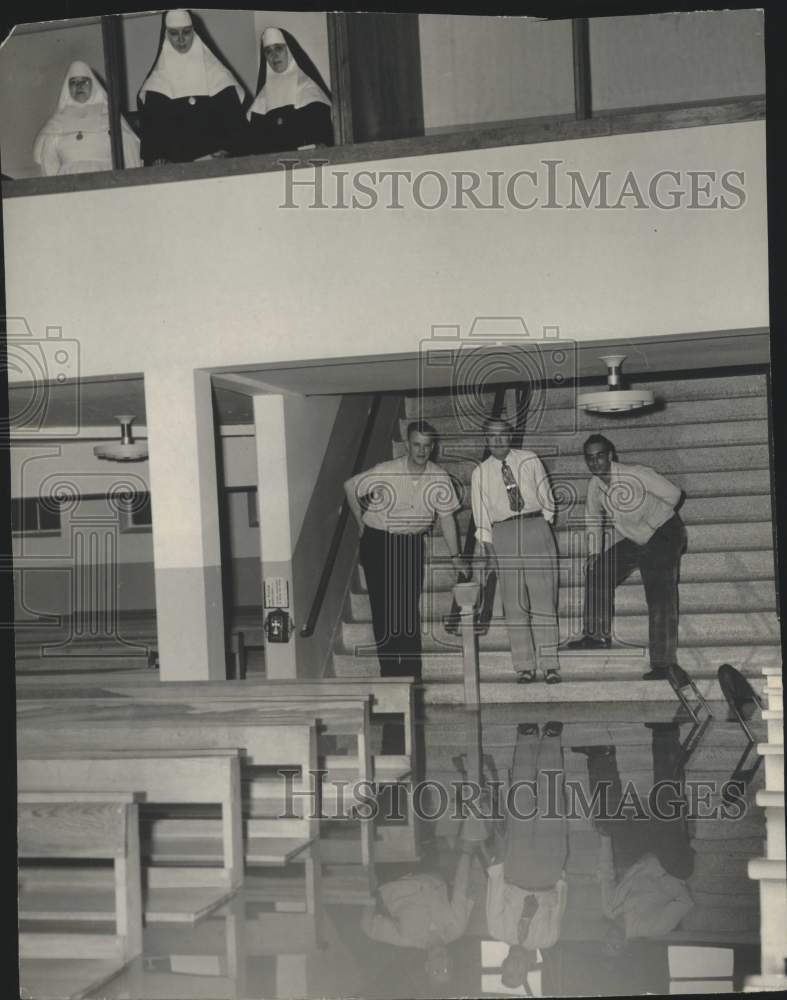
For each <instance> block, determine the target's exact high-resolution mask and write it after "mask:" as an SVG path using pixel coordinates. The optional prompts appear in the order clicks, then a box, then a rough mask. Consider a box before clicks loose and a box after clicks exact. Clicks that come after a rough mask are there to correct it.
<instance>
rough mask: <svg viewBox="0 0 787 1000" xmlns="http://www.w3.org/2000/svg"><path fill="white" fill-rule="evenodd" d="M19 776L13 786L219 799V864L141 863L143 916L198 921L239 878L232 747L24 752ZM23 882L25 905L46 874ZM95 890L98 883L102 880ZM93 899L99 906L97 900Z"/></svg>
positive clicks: (236, 771) (163, 799)
mask: <svg viewBox="0 0 787 1000" xmlns="http://www.w3.org/2000/svg"><path fill="white" fill-rule="evenodd" d="M17 775H18V782H19V787H20V788H22V789H24V790H26V791H38V790H43V789H47V788H59V789H63V790H68V791H72V790H73V791H76V790H78V789H80V788H96V789H101V790H102V791H122V790H127V789H129V788H130V787H132V786H133V788H134V790H135V791H136V792H138V793H141V796H142V799H141V800H142V801H144V802H145V803H156V802H158V803H188V804H198V803H218V804H219V806H220V808H221V811H222V812H221V820H220V823H221V830H222V849H223V856H222V859H221V861H222V865H223V866H222V867H221V868H199V867H188V868H176V867H164V868H155V867H149V868H146V870H145V883H146V887H147V891H146V893H145V901H144V902H145V918H146V919H147V920H149V921H155V920H178V919H181V920H187V921H193V920H196V919H198V918H199V917H201V916H203V915H204V914H205V913H206V912H207V911H208V910H209V909H211V908H212V907H214V906H216V905H217V904H218V903H219V902H221V900H223V899H225V898H226V897H227V895H228V894H229V893H231V892H233V891H234V890H235V889H237V887H238V886H239V885H240V884H241V882H242V880H243V831H242V827H241V809H240V807H241V799H240V751H238V750H234V749H233V750H206V751H198V750H193V751H177V750H159V751H156V750H145V752H144V753H141V752H137V751H132V752H130V753H128V752H127V753H124V752H122V751H116V752H114V753H113V754H112V755H111V756H107V754H106V752H105V751H82V752H80V753H79V754H78V755H74V754H72V755H68V756H57V757H28V758H20V759H19V761H18V764H17ZM84 874H85V873H82V875H83V877H84ZM77 877H78V876H77ZM25 888H26V892H25V893H23V899H22V905H23V907H24V906H26V905H27V902H26V900H27V899H29V900H30V903H31V904H34V900H35V898H37V899H38V900H39V901H40V900H41V898H42V892H43V893H44V894H46V892H47V891H48V887H47V883H46V873H45V872H41V871H37V872H35V873H34V874H33V875H31V877H30V878H29V879H28V880H26V881H25ZM96 889H97V890H99V889H100V883H99V884H98V885H97V886H96ZM94 902H95V904H96V906H98V904H99V899H98V898H95V900H94ZM109 902H110V903H111V900H109Z"/></svg>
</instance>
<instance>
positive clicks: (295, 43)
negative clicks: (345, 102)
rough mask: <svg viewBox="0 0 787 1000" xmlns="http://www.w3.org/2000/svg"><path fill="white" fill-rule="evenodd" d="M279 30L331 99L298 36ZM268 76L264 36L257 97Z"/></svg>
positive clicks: (302, 68)
mask: <svg viewBox="0 0 787 1000" xmlns="http://www.w3.org/2000/svg"><path fill="white" fill-rule="evenodd" d="M278 30H279V31H280V32H281V33H282V35H284V40H285V42H286V43H287V48H288V49H289V50H290V53H291V54H292V58H293V59H294V60H295V63H296V65H297V66H298V68H299V69H301V70H302V71H303V72H304V73H305V74H306V75H307V76H308V77H309V78H310V79H312V80H313V81H314V82H315V83H316V84H317V86H318V87H319V88H320V90H322V92H323V93H324V94H325V96H326V97H327V98H328V100H329V101H330V100H331V92H330V90H328V87H327V86H326V83H325V80H323V78H322V74H321V73H320V71H319V70H318V69H317V67H316V66H315V65H314V63H313V62H312V61H311V58H310V57H309V56H308V54H307V53H306V52H305V51H304V49H303V48H301V46H300V44H299V43H298V41H297V40H296V38H295V37H294V36H293V35H291V34H290V33H289V31H285V30H284V28H279V29H278ZM157 58H158V57H157ZM267 76H268V60H267V59H266V58H265V53H264V52H263V50H262V38H260V71H259V74H258V76H257V94H256V96H257V97H259V94H260V91H261V90H262V88H263V87H264V86H265V80H266V79H267Z"/></svg>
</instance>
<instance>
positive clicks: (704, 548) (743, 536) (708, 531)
mask: <svg viewBox="0 0 787 1000" xmlns="http://www.w3.org/2000/svg"><path fill="white" fill-rule="evenodd" d="M469 517H470V515H469V513H468V514H467V515H466V517H465V518H464V520H465V523H466V522H467V521H468V520H469ZM770 517H771V515H770V512H769V513H768V515H767V518H763V519H762V520H759V521H757V520H754V519H752V520H743V521H739V522H737V523H736V524H734V526H733V525H730V524H727V523H719V522H718V521H717V522H711V523H707V524H690V525H687V529H686V530H687V535H688V550H689V552H732V551H737V550H740V549H745V550H751V549H772V546H773V527H772V524H771V520H770ZM575 530H576V529H574V528H573V527H572V529H571V532H569V529H568V528H566V527H564V526H561V525H558V529H557V532H556V538H557V546H558V550H559V551H560V552H567V551H569V543H570V538H571V537H572V535H573V534H574V532H575ZM428 551H429V553H430V554H431V555H433V556H439V557H442V558H445V557H446V556H447V554H448V549H447V547H446V544H445V539H444V538H443V537H442V535H439V534H434V535H432V536H431V538H430V540H429V543H428Z"/></svg>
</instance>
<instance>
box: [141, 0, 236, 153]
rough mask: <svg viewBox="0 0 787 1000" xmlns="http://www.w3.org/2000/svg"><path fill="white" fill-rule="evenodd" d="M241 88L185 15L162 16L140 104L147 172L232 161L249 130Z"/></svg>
mask: <svg viewBox="0 0 787 1000" xmlns="http://www.w3.org/2000/svg"><path fill="white" fill-rule="evenodd" d="M243 99H244V91H243V87H242V85H241V84H240V83H239V82H238V80H237V79H236V78H235V76H234V75H233V74H232V73H231V72H230V70H229V69H228V68H227V67H226V66H225V65H224V63H223V62H222V61H221V59H220V58H219V56H218V55H217V54H216V53H215V52H214V51H213V49H212V48H211V47H210V46H209V44H208V43H207V41H206V40H205V39H204V38H202V37H200V34H199V33H198V31H197V28H196V27H195V24H194V22H193V20H192V16H191V14H190V13H189V12H188V11H187V10H170V11H167V13H166V14H165V16H164V19H163V23H162V27H161V39H160V42H159V50H158V54H157V56H156V61H155V63H154V64H153V68H152V69H151V71H150V73H149V74H148V76H147V78H146V79H145V82H144V83H143V84H142V87H141V88H140V91H139V95H138V97H137V103H138V105H139V110H140V125H141V130H142V159H143V161H144V163H145V165H146V166H151V165H154V164H159V163H189V162H191V161H192V160H199V159H203V158H206V157H211V156H232V155H235V154H236V153H237V152H239V144H240V143H241V142H242V135H243V132H244V131H245V128H246V122H245V121H244V119H243Z"/></svg>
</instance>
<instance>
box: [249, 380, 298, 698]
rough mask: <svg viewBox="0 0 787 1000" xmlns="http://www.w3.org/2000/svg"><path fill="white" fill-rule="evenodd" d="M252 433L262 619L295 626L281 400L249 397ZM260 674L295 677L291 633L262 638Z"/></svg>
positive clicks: (296, 621) (284, 678)
mask: <svg viewBox="0 0 787 1000" xmlns="http://www.w3.org/2000/svg"><path fill="white" fill-rule="evenodd" d="M254 428H255V443H256V452H257V501H258V505H259V515H260V558H261V560H262V591H263V593H262V604H263V615H264V616H265V618H267V616H268V614H269V612H270V611H271V610H272V609H273V608H276V607H278V608H281V609H282V610H283V611H286V612H287V613H288V614H289V616H290V622H291V623H292V622H295V624H296V625H300V624H302V623H301V622H299V621H298V619H297V617H296V615H297V614H298V613H299V612H301V611H302V612H303V613H304V614H305V610H304V609H298V608H296V607H295V606H294V590H293V579H292V553H293V544H292V528H291V524H290V490H289V481H288V476H287V443H286V436H285V412H284V397H283V396H255V397H254ZM265 670H266V673H267V676H268V677H269V678H275V679H279V680H287V679H289V680H292V679H294V678H295V677H297V669H296V661H295V635H294V634H293V630H291V632H290V640H289V642H281V643H278V642H268V639H267V636H266V638H265Z"/></svg>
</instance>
